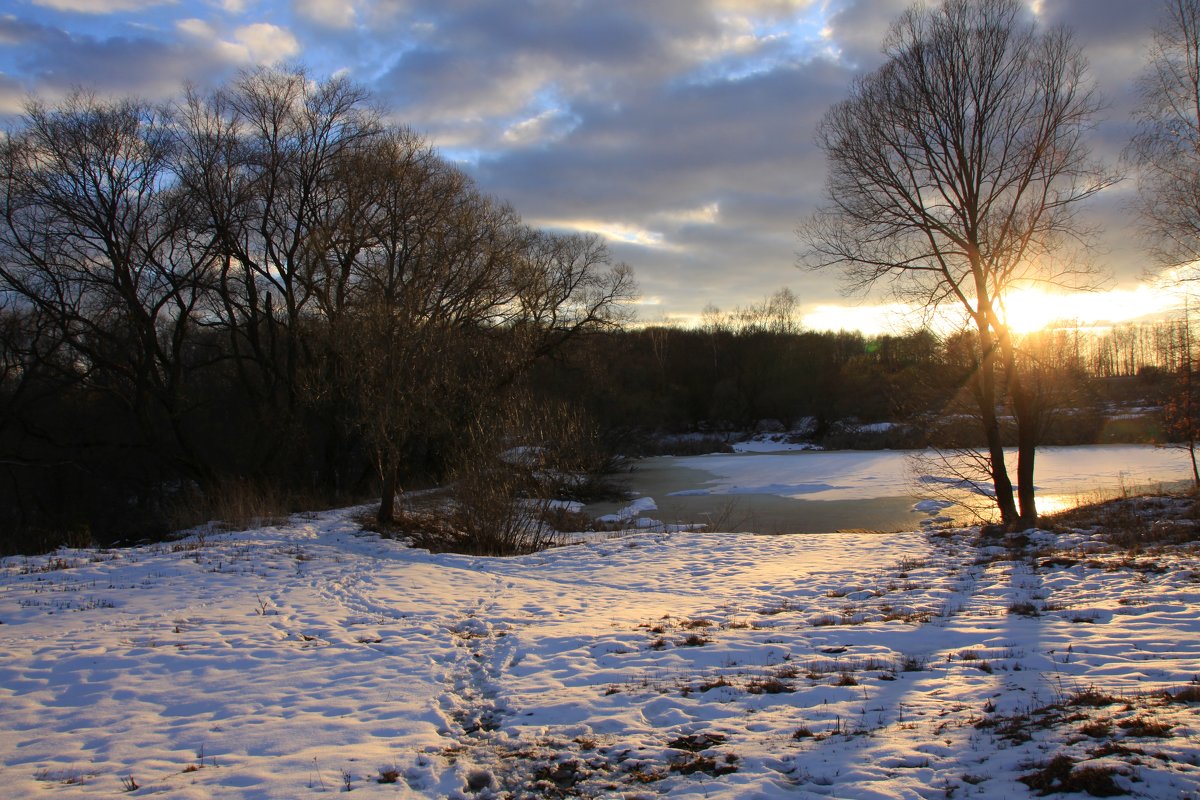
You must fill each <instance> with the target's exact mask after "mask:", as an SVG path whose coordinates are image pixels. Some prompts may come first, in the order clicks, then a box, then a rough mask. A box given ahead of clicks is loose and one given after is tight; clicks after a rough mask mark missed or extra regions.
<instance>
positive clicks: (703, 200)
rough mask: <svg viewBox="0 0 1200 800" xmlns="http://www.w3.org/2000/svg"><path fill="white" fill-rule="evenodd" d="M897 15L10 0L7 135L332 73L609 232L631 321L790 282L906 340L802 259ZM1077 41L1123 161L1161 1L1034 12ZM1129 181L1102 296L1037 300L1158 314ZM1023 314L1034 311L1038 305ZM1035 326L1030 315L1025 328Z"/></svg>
mask: <svg viewBox="0 0 1200 800" xmlns="http://www.w3.org/2000/svg"><path fill="white" fill-rule="evenodd" d="M908 5H909V2H908V0H490V1H489V0H476V1H475V2H470V1H469V0H6V2H5V3H4V6H3V8H4V10H3V11H0V119H3V121H4V123H5V125H6V126H9V127H11V126H13V125H15V124H18V120H19V114H20V111H21V107H22V103H23V102H24V100H25V98H26V97H28V96H29V95H30V94H31V93H32V94H36V95H38V96H40V97H42V98H43V99H46V100H48V101H53V100H54V99H55V98H58V97H61V96H63V95H64V94H65V93H66V92H68V91H69V90H70V89H71V88H73V87H86V88H90V89H94V90H97V91H99V92H101V93H104V94H114V95H127V94H133V95H137V96H139V97H142V98H146V99H153V100H157V99H164V100H165V99H169V98H171V97H174V96H176V95H178V94H179V92H180V89H181V87H182V86H183V85H184V83H185V82H191V83H194V84H198V85H200V86H205V85H215V84H218V83H220V82H222V81H223V80H226V79H228V78H229V77H230V76H232V75H233V74H235V73H236V71H237V70H239V69H243V68H250V67H254V66H256V65H264V64H280V65H294V64H302V65H304V66H305V67H307V68H308V70H309V71H310V73H311V74H312V75H314V76H315V77H323V76H327V75H331V74H335V73H338V74H346V75H348V76H349V77H350V78H352V79H353V80H355V81H357V82H358V83H360V84H362V85H364V86H365V87H366V88H368V89H369V90H370V91H371V92H372V94H373V96H374V98H375V100H376V102H377V103H378V104H379V105H380V106H382V107H383V108H384V109H385V110H386V111H387V114H388V115H389V118H390V119H392V120H394V121H395V122H397V123H400V124H405V125H408V126H409V127H411V128H413V129H415V130H417V131H419V132H421V133H422V134H424V135H425V136H426V137H427V138H428V139H429V140H430V142H431V143H433V144H434V145H435V146H436V147H438V148H439V149H440V151H441V152H442V154H443V155H444V156H446V157H447V158H449V159H451V160H453V161H456V162H459V163H460V164H461V165H462V166H463V168H464V169H466V170H467V171H468V172H469V173H470V174H471V175H472V176H473V177H474V178H475V179H476V181H477V182H478V184H479V185H480V187H481V188H482V189H483V190H484V191H486V192H488V193H490V194H494V195H496V196H497V197H500V198H502V199H504V200H506V201H508V202H510V203H511V204H512V205H513V206H514V207H515V208H516V209H517V211H518V212H520V214H521V215H522V217H523V218H524V219H525V221H526V222H528V223H530V224H533V225H536V226H539V227H544V228H548V229H553V230H559V231H592V232H596V233H599V234H601V235H603V236H604V237H605V238H606V239H607V240H608V242H609V245H610V249H611V251H612V252H613V254H614V256H615V257H616V258H617V259H618V260H621V261H624V262H626V263H628V264H629V265H630V266H632V267H633V269H634V271H635V274H636V276H637V280H638V284H639V286H640V290H641V294H642V296H641V299H640V300H639V305H638V316H639V318H640V319H641V320H643V321H645V322H658V321H676V322H680V323H683V324H687V323H689V322H692V321H695V320H696V319H697V318H698V316H699V315H700V313H701V311H702V310H703V309H704V308H705V307H706V306H710V305H711V306H716V307H717V308H720V309H722V310H724V311H731V310H733V309H735V308H737V307H745V306H749V305H751V304H754V303H756V302H761V301H762V300H763V299H764V298H765V297H766V296H768V295H770V294H771V293H773V292H775V291H777V290H779V289H781V288H784V287H787V288H789V289H791V290H792V292H793V293H794V294H795V295H796V296H797V298H798V300H799V308H800V313H801V315H802V321H803V323H804V324H805V325H807V326H809V327H812V328H822V329H824V328H829V329H838V328H858V329H862V330H865V331H868V332H876V331H879V330H881V329H892V330H899V329H903V328H905V327H907V326H910V325H912V324H915V323H916V322H917V320H916V318H915V317H913V316H912V315H909V314H906V313H905V309H903V308H899V307H897V306H896V305H895V304H893V303H891V302H890V299H889V298H888V297H887V296H886V295H885V294H882V293H877V294H873V295H869V296H867V297H861V296H846V295H845V294H844V293H843V292H842V290H841V289H842V285H841V281H840V280H839V275H838V273H837V272H836V271H835V272H820V273H812V272H807V271H802V270H800V269H798V268H797V267H796V260H797V252H798V250H799V249H800V247H801V244H800V241H799V240H798V239H797V236H796V227H797V225H798V224H799V223H800V222H801V221H802V220H803V219H805V218H806V217H807V216H808V215H810V214H811V213H812V212H813V210H814V209H815V208H816V207H817V205H818V204H819V203H820V202H821V199H822V194H823V192H824V178H825V160H824V155H823V154H822V153H821V151H820V150H818V149H817V147H816V146H815V144H814V131H815V127H816V124H817V123H818V121H819V120H820V119H821V117H822V115H823V114H824V113H825V111H826V110H827V109H828V108H829V107H830V106H831V105H832V104H833V103H836V102H837V101H839V100H840V99H843V98H844V97H845V95H846V92H847V89H848V87H849V85H850V81H851V80H852V79H853V77H854V76H855V75H857V74H861V73H863V72H866V71H870V70H872V69H874V68H876V67H877V66H879V64H880V63H881V60H882V56H881V55H880V43H881V41H882V39H883V37H884V35H885V33H886V31H887V29H888V26H889V25H890V23H891V22H892V20H894V19H895V17H896V16H897V15H898V14H899V13H900V12H901V11H902V10H903V9H904V8H905V7H907V6H908ZM1030 9H1031V13H1032V14H1035V15H1036V16H1037V17H1038V18H1039V20H1040V22H1042V23H1044V24H1047V25H1058V24H1065V25H1067V26H1069V27H1070V28H1072V29H1073V30H1074V32H1075V35H1076V37H1077V40H1078V42H1079V43H1080V44H1081V45H1082V46H1083V47H1084V51H1085V53H1086V54H1087V56H1088V58H1089V60H1090V63H1091V71H1092V77H1093V78H1094V80H1095V82H1096V84H1097V87H1098V88H1099V90H1100V92H1101V93H1102V94H1103V96H1104V97H1105V98H1106V99H1107V108H1106V110H1105V112H1104V116H1103V118H1102V119H1101V121H1100V123H1099V124H1098V125H1097V127H1096V129H1095V130H1094V132H1093V134H1094V138H1093V147H1094V152H1095V153H1096V154H1097V155H1099V156H1101V157H1102V158H1104V159H1106V160H1107V161H1108V162H1109V164H1110V165H1113V166H1115V165H1116V164H1117V161H1118V160H1119V157H1120V153H1121V150H1122V148H1123V147H1124V146H1125V143H1126V142H1127V141H1128V140H1129V137H1130V135H1131V133H1132V130H1133V125H1132V122H1131V116H1130V115H1131V112H1132V110H1133V108H1134V106H1135V105H1136V102H1137V97H1136V93H1135V91H1134V80H1135V78H1136V76H1137V75H1138V73H1139V72H1140V71H1141V70H1142V68H1143V66H1144V64H1145V58H1146V52H1147V47H1148V43H1149V39H1150V33H1151V30H1152V28H1153V27H1154V25H1155V24H1156V23H1157V22H1158V20H1159V12H1160V5H1159V3H1158V2H1156V1H1155V0H1146V1H1143V0H1030ZM1134 189H1135V181H1134V180H1133V179H1132V178H1129V179H1127V180H1125V181H1124V182H1123V183H1121V184H1119V185H1118V186H1116V187H1114V188H1113V189H1111V190H1109V191H1107V192H1106V193H1105V194H1104V195H1103V196H1102V197H1100V198H1098V199H1097V200H1096V201H1095V202H1094V203H1093V204H1092V206H1091V207H1090V208H1089V209H1088V211H1087V214H1088V216H1089V218H1090V220H1091V221H1093V222H1095V223H1096V224H1097V225H1098V226H1099V227H1100V228H1101V229H1102V230H1103V236H1102V239H1101V241H1100V242H1099V244H1100V247H1099V249H1098V251H1097V254H1096V256H1095V260H1096V264H1097V266H1098V267H1100V268H1101V269H1103V270H1105V271H1106V272H1107V274H1108V275H1109V276H1110V278H1109V281H1108V283H1107V288H1108V289H1109V290H1111V292H1110V293H1107V294H1103V295H1091V296H1088V297H1085V298H1082V299H1081V298H1059V299H1056V300H1055V301H1053V302H1049V303H1047V302H1045V301H1044V298H1043V301H1042V307H1044V308H1045V309H1046V311H1045V313H1047V314H1056V315H1062V316H1074V317H1076V318H1079V319H1080V320H1081V321H1085V322H1090V323H1095V322H1103V321H1121V320H1123V319H1130V318H1136V317H1139V316H1144V315H1147V314H1149V315H1153V314H1156V313H1160V312H1161V311H1162V309H1163V306H1164V302H1168V301H1165V300H1164V297H1163V295H1162V294H1161V293H1160V292H1159V291H1158V290H1156V289H1154V288H1152V287H1151V286H1150V285H1149V284H1148V283H1147V280H1146V270H1147V268H1148V267H1149V266H1151V265H1150V264H1149V262H1148V260H1147V258H1146V257H1145V255H1144V253H1145V251H1146V249H1147V248H1146V246H1145V243H1144V242H1142V241H1140V240H1139V236H1138V228H1137V224H1136V219H1134V218H1133V215H1132V213H1131V212H1130V210H1129V205H1128V204H1129V202H1130V200H1131V198H1132V195H1133V192H1134ZM1032 304H1033V303H1032V301H1031V306H1032ZM1035 316H1036V315H1035Z"/></svg>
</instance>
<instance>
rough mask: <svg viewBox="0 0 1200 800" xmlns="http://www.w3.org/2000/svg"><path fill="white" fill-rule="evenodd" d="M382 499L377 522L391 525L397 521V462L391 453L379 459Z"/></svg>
mask: <svg viewBox="0 0 1200 800" xmlns="http://www.w3.org/2000/svg"><path fill="white" fill-rule="evenodd" d="M379 479H380V492H381V494H380V497H379V511H378V512H377V513H376V514H375V521H376V522H378V523H379V524H380V525H389V524H391V523H393V522H395V521H396V488H397V486H396V483H397V481H396V462H395V459H394V458H392V455H391V454H390V453H383V454H380V457H379Z"/></svg>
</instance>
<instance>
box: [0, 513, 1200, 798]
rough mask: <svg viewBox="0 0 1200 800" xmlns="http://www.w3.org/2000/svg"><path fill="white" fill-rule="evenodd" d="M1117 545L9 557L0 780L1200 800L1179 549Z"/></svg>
mask: <svg viewBox="0 0 1200 800" xmlns="http://www.w3.org/2000/svg"><path fill="white" fill-rule="evenodd" d="M644 505H645V504H644ZM1192 524H1193V523H1191V522H1189V521H1186V520H1185V521H1184V522H1181V523H1177V525H1178V526H1182V529H1184V530H1191V529H1190V528H1189V527H1188V526H1189V525H1192ZM1101 533H1102V532H1098V531H1092V532H1077V533H1068V534H1064V535H1058V536H1053V537H1052V536H1051V535H1049V534H1044V533H1039V534H1035V535H1034V537H1033V540H1034V541H1033V544H1034V545H1037V544H1039V543H1040V544H1050V543H1051V542H1053V543H1054V545H1055V546H1057V547H1059V548H1062V549H1063V550H1064V552H1059V553H1057V554H1054V553H1051V552H1049V551H1044V552H1042V553H1041V554H1040V555H1032V554H1031V551H1030V550H1028V549H1026V550H1022V551H1018V550H1015V549H1008V548H1006V547H1002V546H999V545H993V546H983V545H979V544H975V543H973V534H972V533H971V532H969V531H957V532H932V533H910V534H899V535H896V534H889V535H872V534H825V535H791V536H775V537H769V536H754V535H744V534H736V535H735V534H706V533H697V532H687V531H685V532H674V533H663V532H650V531H642V532H638V533H634V534H630V535H628V536H625V537H619V538H612V539H607V540H603V541H593V542H590V543H585V544H576V545H572V546H568V547H562V548H557V549H554V550H551V551H548V552H544V553H540V554H536V555H530V556H525V557H520V558H512V559H495V558H475V557H465V556H455V555H431V554H429V553H428V552H425V551H422V550H415V549H410V548H407V547H405V546H404V545H403V544H401V543H399V542H395V541H390V540H385V539H380V538H379V537H378V536H376V535H374V534H370V533H364V532H362V531H360V530H359V529H358V527H357V525H355V524H354V522H353V521H352V511H351V510H346V511H339V512H330V513H325V514H320V515H312V516H309V517H298V518H294V519H293V520H292V521H290V522H289V523H287V524H283V525H279V526H276V527H266V528H263V529H260V530H253V531H247V532H240V533H209V534H207V535H205V536H202V537H196V536H192V537H190V538H187V539H184V540H181V541H179V542H175V543H168V544H161V545H154V546H147V547H139V548H133V549H125V550H111V551H106V550H78V551H59V552H58V553H55V554H52V555H50V556H44V557H38V558H28V559H25V558H16V559H7V560H5V561H4V562H3V563H2V565H0V623H3V624H0V775H3V782H4V785H3V788H0V794H3V795H4V796H6V797H14V798H24V797H43V796H45V797H89V796H107V797H112V796H114V795H119V794H120V793H121V792H122V791H123V790H132V791H131V792H130V794H129V796H132V797H140V796H161V797H170V798H210V797H214V798H288V799H289V800H292V799H294V798H304V797H309V796H314V795H319V794H326V793H333V792H341V791H344V790H346V789H350V790H352V791H354V792H355V793H356V795H357V794H362V795H364V796H375V795H378V796H381V797H400V798H416V797H421V798H424V797H454V798H459V797H471V796H474V797H480V798H489V797H576V796H578V797H597V798H599V797H610V798H617V797H624V798H637V797H658V796H669V797H680V798H682V797H697V798H699V797H706V798H731V799H732V798H772V797H781V798H801V799H803V798H817V797H837V798H918V797H920V798H944V797H1027V796H1033V795H1034V794H1035V791H1034V788H1030V787H1029V786H1027V785H1026V783H1022V782H1020V780H1019V779H1020V778H1022V777H1025V778H1027V780H1028V781H1030V782H1031V783H1032V784H1033V785H1034V787H1035V788H1036V787H1037V786H1045V787H1049V788H1053V787H1055V786H1060V785H1062V784H1063V783H1064V782H1067V784H1068V785H1074V786H1077V787H1081V786H1090V787H1092V788H1097V787H1099V788H1101V789H1103V788H1111V787H1115V788H1116V789H1118V790H1125V791H1129V792H1131V793H1133V794H1135V795H1137V796H1142V797H1154V798H1167V797H1170V798H1184V797H1195V796H1196V795H1197V794H1200V738H1198V737H1200V703H1198V702H1197V701H1198V700H1200V685H1198V684H1197V683H1196V681H1197V679H1198V676H1197V673H1198V672H1200V613H1197V612H1198V610H1200V570H1197V568H1196V555H1197V551H1196V549H1195V545H1176V546H1167V547H1162V548H1158V549H1155V550H1146V549H1145V548H1142V551H1141V552H1140V553H1136V554H1133V555H1131V554H1130V553H1129V552H1108V551H1107V550H1106V547H1105V545H1103V543H1102V542H1101V539H1100V537H1101ZM1164 692H1166V693H1169V696H1170V697H1173V698H1174V700H1173V701H1171V702H1168V694H1164ZM1188 700H1190V701H1191V702H1186V701H1188ZM1072 766H1073V770H1072ZM1039 781H1040V782H1041V783H1040V784H1039ZM1072 782H1074V783H1072ZM134 786H136V787H137V788H136V789H134V788H133V787H134Z"/></svg>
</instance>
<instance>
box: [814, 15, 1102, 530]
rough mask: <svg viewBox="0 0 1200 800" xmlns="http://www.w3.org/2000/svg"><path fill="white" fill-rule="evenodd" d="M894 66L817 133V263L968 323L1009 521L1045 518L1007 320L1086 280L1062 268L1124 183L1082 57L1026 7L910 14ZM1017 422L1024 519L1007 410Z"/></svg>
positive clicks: (874, 76)
mask: <svg viewBox="0 0 1200 800" xmlns="http://www.w3.org/2000/svg"><path fill="white" fill-rule="evenodd" d="M883 51H884V54H885V55H886V56H887V61H886V63H885V64H884V65H883V66H882V67H880V68H879V69H877V70H876V71H874V72H872V73H870V74H868V75H865V76H863V77H860V78H858V79H857V80H856V81H855V82H854V84H853V86H852V87H851V89H850V96H849V97H848V98H847V99H846V100H844V101H842V102H841V103H839V104H837V105H836V106H834V107H833V108H831V109H830V110H829V111H828V112H827V114H826V115H825V117H824V119H823V120H822V122H821V124H820V127H819V129H818V132H817V141H818V144H819V145H820V146H821V147H822V149H824V151H825V153H826V155H827V157H828V162H829V176H828V180H827V195H828V200H827V203H826V205H824V207H822V208H821V209H820V210H819V211H818V212H817V213H816V214H815V215H814V216H813V217H812V218H811V219H810V220H809V221H808V222H807V223H805V224H804V225H802V226H801V236H802V239H803V240H804V242H805V245H806V252H805V253H804V255H803V256H802V260H803V262H804V263H805V264H806V265H807V266H810V267H814V268H822V267H840V268H842V269H844V271H845V275H846V277H847V279H848V281H849V284H850V285H851V286H852V287H856V288H862V289H867V288H870V287H874V286H876V285H880V284H883V285H886V286H888V287H890V288H891V289H892V290H893V291H894V292H895V293H896V294H897V295H899V296H900V297H902V298H903V299H905V300H907V301H910V302H913V301H915V302H916V303H918V304H921V305H923V306H924V307H926V308H928V309H934V308H938V307H940V306H942V305H943V304H948V305H950V306H952V307H953V308H956V309H958V311H959V312H961V313H963V314H965V316H966V317H967V318H968V319H969V321H970V324H971V326H972V328H973V329H974V330H975V332H976V334H977V336H976V337H975V342H976V347H977V349H976V353H975V360H976V365H975V370H974V373H973V375H972V378H971V381H970V389H971V391H972V394H973V395H974V398H975V401H976V403H977V404H978V406H979V410H980V417H981V420H982V425H983V431H984V434H985V436H986V441H987V464H988V466H989V470H990V478H991V483H992V488H993V489H994V491H995V497H996V503H997V506H998V508H999V511H1000V514H1001V517H1002V519H1003V521H1004V522H1005V523H1007V524H1015V523H1017V522H1021V523H1025V524H1032V523H1033V522H1034V521H1035V520H1036V518H1037V510H1036V505H1035V499H1034V488H1033V467H1034V455H1035V445H1036V428H1037V426H1036V424H1035V421H1034V418H1035V417H1036V413H1035V408H1034V405H1035V402H1034V398H1033V396H1032V393H1031V392H1029V391H1028V390H1027V389H1026V387H1025V386H1024V385H1023V380H1022V374H1021V370H1020V359H1018V357H1017V352H1016V343H1015V342H1014V340H1013V336H1012V333H1011V331H1010V329H1009V326H1008V324H1007V322H1006V315H1005V301H1006V299H1007V296H1008V294H1009V292H1010V290H1011V289H1013V288H1014V287H1016V286H1019V285H1022V284H1026V283H1028V282H1031V281H1041V282H1053V283H1056V284H1078V283H1079V282H1080V281H1082V280H1084V279H1085V276H1086V272H1087V270H1085V269H1081V268H1078V267H1076V266H1074V262H1073V261H1057V260H1054V259H1053V258H1052V256H1053V254H1055V253H1056V251H1058V250H1059V249H1060V248H1061V246H1062V245H1063V244H1064V240H1071V239H1075V240H1078V237H1079V236H1080V235H1081V234H1082V233H1084V231H1083V230H1082V229H1081V227H1080V225H1079V223H1078V221H1077V219H1076V213H1075V212H1076V209H1077V208H1078V207H1079V205H1080V203H1081V202H1082V201H1084V200H1086V199H1087V198H1089V197H1090V196H1092V195H1094V194H1095V193H1097V192H1099V191H1100V190H1102V189H1103V188H1105V187H1106V186H1108V185H1109V184H1111V183H1112V182H1113V181H1114V180H1115V176H1113V175H1112V174H1110V173H1108V172H1106V171H1105V170H1104V169H1103V168H1102V167H1101V166H1100V165H1098V164H1096V163H1095V162H1093V161H1092V160H1091V158H1090V155H1089V149H1088V146H1087V144H1086V142H1085V134H1086V133H1087V131H1088V129H1089V127H1090V125H1091V124H1092V120H1093V116H1094V114H1095V113H1096V111H1097V109H1098V105H1099V104H1098V100H1097V98H1096V96H1095V94H1094V90H1093V89H1092V87H1091V84H1090V83H1089V81H1088V79H1087V76H1086V62H1085V59H1084V58H1083V56H1082V54H1081V52H1080V50H1079V48H1078V47H1077V46H1076V45H1075V43H1074V42H1073V41H1072V37H1071V35H1070V33H1069V32H1068V31H1066V30H1064V29H1053V30H1046V31H1042V30H1039V29H1038V28H1037V26H1036V25H1035V23H1034V21H1033V20H1032V18H1029V17H1028V12H1027V11H1026V9H1025V6H1024V4H1023V3H1021V2H1019V0H943V2H941V3H939V4H937V5H915V6H913V7H912V8H910V9H909V10H908V11H906V12H905V13H904V14H903V15H902V16H901V17H900V18H899V19H898V20H896V22H895V23H894V24H893V25H892V28H891V30H890V32H889V34H888V36H887V38H886V40H885V41H884V45H883ZM1005 393H1007V394H1008V396H1009V397H1011V400H1012V407H1013V413H1014V415H1015V416H1016V418H1017V423H1018V446H1019V447H1018V449H1019V456H1018V467H1017V473H1018V475H1017V476H1018V492H1017V496H1018V499H1019V502H1020V507H1019V510H1018V506H1017V502H1016V501H1015V500H1014V492H1013V485H1012V480H1011V478H1010V476H1009V473H1008V469H1007V467H1006V465H1005V460H1004V449H1003V442H1002V437H1001V429H1000V415H999V413H998V409H997V407H998V405H999V404H1000V403H1001V401H1002V400H1003V399H1004V395H1005Z"/></svg>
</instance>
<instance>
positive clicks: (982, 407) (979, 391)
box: [971, 326, 1017, 525]
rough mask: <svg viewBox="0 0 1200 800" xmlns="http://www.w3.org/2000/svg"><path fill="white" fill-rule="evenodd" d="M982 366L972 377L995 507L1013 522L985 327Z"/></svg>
mask: <svg viewBox="0 0 1200 800" xmlns="http://www.w3.org/2000/svg"><path fill="white" fill-rule="evenodd" d="M979 348H980V350H979V367H978V369H977V370H976V371H975V375H974V376H973V377H972V381H971V382H972V384H973V388H974V394H975V401H976V403H977V404H978V405H979V414H980V416H981V417H982V420H983V431H984V436H985V438H986V441H987V448H988V465H989V467H990V468H991V474H992V487H993V489H994V490H995V492H996V507H997V508H998V509H999V510H1000V521H1001V523H1003V524H1004V525H1011V524H1013V523H1014V522H1015V521H1016V520H1017V504H1016V502H1015V501H1014V499H1013V485H1012V480H1011V479H1010V478H1009V477H1008V465H1007V464H1005V462H1004V441H1003V438H1002V437H1001V435H1000V420H999V418H997V416H996V352H995V345H994V343H993V341H992V337H991V334H990V332H989V331H988V330H987V329H986V327H984V326H980V330H979Z"/></svg>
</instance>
